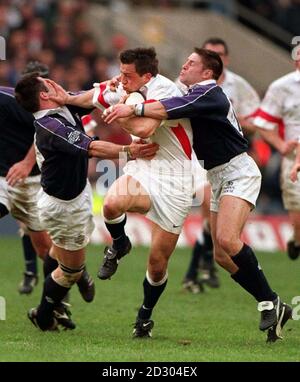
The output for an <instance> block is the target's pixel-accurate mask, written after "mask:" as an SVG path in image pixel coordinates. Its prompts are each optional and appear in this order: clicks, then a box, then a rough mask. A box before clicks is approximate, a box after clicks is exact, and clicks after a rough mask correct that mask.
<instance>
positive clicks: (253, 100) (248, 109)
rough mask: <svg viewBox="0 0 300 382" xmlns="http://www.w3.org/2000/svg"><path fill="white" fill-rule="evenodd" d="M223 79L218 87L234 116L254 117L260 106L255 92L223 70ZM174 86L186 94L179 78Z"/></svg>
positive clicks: (185, 88) (237, 77) (236, 77)
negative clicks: (228, 100) (226, 99)
mask: <svg viewBox="0 0 300 382" xmlns="http://www.w3.org/2000/svg"><path fill="white" fill-rule="evenodd" d="M224 73H225V78H224V81H223V83H221V84H219V86H220V87H221V88H222V89H223V91H224V93H225V94H226V95H227V97H228V98H229V99H230V101H231V103H232V105H233V107H234V110H235V112H236V115H237V116H238V117H243V118H248V117H249V118H250V117H254V115H255V113H256V112H257V110H258V108H259V104H260V99H259V96H258V94H257V92H256V90H255V89H254V88H253V87H252V86H251V85H250V84H249V82H247V81H246V80H245V79H244V78H243V77H241V76H239V75H238V74H235V73H233V72H231V71H230V70H228V69H225V71H224ZM175 83H176V85H177V86H178V88H179V89H180V91H181V92H182V94H185V93H187V91H188V87H187V86H185V85H184V84H183V83H182V82H180V80H179V78H177V79H176V80H175Z"/></svg>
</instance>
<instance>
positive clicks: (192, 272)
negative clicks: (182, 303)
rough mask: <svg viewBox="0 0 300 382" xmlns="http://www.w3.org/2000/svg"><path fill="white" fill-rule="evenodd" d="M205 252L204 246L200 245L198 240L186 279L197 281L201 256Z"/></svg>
mask: <svg viewBox="0 0 300 382" xmlns="http://www.w3.org/2000/svg"><path fill="white" fill-rule="evenodd" d="M203 250H204V248H203V245H202V244H200V243H199V241H198V240H197V241H196V243H195V245H194V248H193V252H192V257H191V261H190V264H189V267H188V270H187V272H186V275H185V278H186V279H189V280H195V279H196V278H197V275H198V266H199V261H200V258H201V254H202V253H203Z"/></svg>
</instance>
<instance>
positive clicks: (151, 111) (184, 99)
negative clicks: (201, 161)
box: [104, 89, 216, 123]
mask: <svg viewBox="0 0 300 382" xmlns="http://www.w3.org/2000/svg"><path fill="white" fill-rule="evenodd" d="M199 92H201V89H199V90H198V92H197V91H195V92H194V93H191V94H188V95H184V96H181V97H171V98H166V99H163V100H161V101H156V102H152V103H139V104H136V105H124V104H118V105H114V106H112V107H110V108H108V109H107V111H106V113H105V115H104V121H105V122H106V123H111V122H113V121H114V120H116V119H119V118H125V117H131V116H134V115H135V116H137V117H149V118H153V119H158V120H163V119H179V118H191V117H194V116H197V115H199V114H203V113H210V112H214V111H215V109H216V103H215V100H214V98H211V97H208V96H207V95H204V94H201V93H199Z"/></svg>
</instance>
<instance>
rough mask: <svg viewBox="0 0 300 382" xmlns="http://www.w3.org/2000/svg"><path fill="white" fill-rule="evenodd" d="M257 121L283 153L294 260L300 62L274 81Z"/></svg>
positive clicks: (299, 200)
mask: <svg viewBox="0 0 300 382" xmlns="http://www.w3.org/2000/svg"><path fill="white" fill-rule="evenodd" d="M254 123H255V125H256V126H257V127H258V128H259V132H260V134H261V136H262V137H263V138H264V139H265V140H266V141H267V142H268V143H269V144H271V145H272V146H273V147H274V148H275V149H276V150H278V151H279V153H280V154H281V155H282V162H281V176H280V186H281V191H282V199H283V204H284V207H285V209H286V210H287V211H288V213H289V218H290V221H291V223H292V226H293V229H294V237H293V238H292V239H291V240H290V241H288V243H287V253H288V256H289V258H290V259H292V260H295V259H297V258H298V257H299V255H300V182H299V181H297V182H292V180H291V179H290V173H291V171H292V169H293V165H294V161H295V159H296V151H295V148H296V146H297V143H298V139H299V136H300V61H295V70H294V71H293V72H291V73H289V74H286V75H285V76H283V77H281V78H279V79H277V80H276V81H274V82H272V83H271V85H270V86H269V88H268V90H267V93H266V95H265V97H264V99H263V101H262V103H261V105H260V108H259V110H258V113H257V116H256V118H255V120H254Z"/></svg>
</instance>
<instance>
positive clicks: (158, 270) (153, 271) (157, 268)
mask: <svg viewBox="0 0 300 382" xmlns="http://www.w3.org/2000/svg"><path fill="white" fill-rule="evenodd" d="M166 271H167V262H165V261H161V260H158V259H151V258H150V259H149V264H148V272H149V275H150V277H151V279H152V280H153V281H154V282H159V281H160V280H162V279H163V277H164V276H165V274H166Z"/></svg>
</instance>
